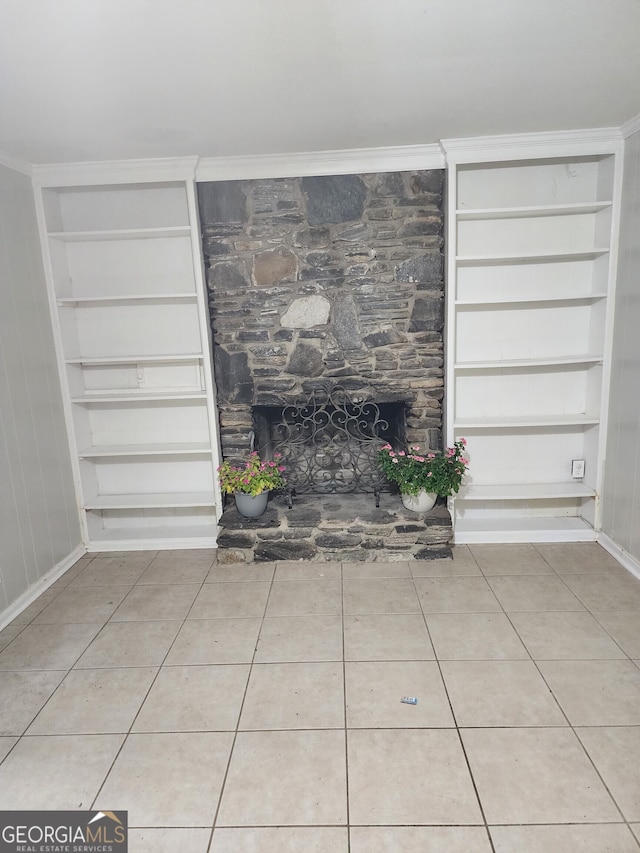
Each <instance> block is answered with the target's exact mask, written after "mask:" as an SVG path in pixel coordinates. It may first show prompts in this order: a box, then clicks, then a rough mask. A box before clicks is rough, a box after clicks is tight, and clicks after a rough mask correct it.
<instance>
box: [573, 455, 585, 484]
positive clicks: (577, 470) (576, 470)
mask: <svg viewBox="0 0 640 853" xmlns="http://www.w3.org/2000/svg"><path fill="white" fill-rule="evenodd" d="M571 476H572V478H573V479H574V480H581V479H582V478H583V477H584V459H572V460H571Z"/></svg>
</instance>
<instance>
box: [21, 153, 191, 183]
mask: <svg viewBox="0 0 640 853" xmlns="http://www.w3.org/2000/svg"><path fill="white" fill-rule="evenodd" d="M197 163H198V158H197V157H162V158H157V159H152V160H102V161H97V162H86V163H50V164H47V165H43V166H33V168H32V171H31V174H32V179H33V183H34V185H35V186H37V187H51V186H88V185H90V184H120V183H151V182H154V181H185V180H193V178H194V176H195V171H196V166H197Z"/></svg>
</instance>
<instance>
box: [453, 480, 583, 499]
mask: <svg viewBox="0 0 640 853" xmlns="http://www.w3.org/2000/svg"><path fill="white" fill-rule="evenodd" d="M595 494H596V492H595V489H592V488H590V487H589V486H586V485H584V484H583V483H580V482H573V483H515V484H506V485H494V484H491V485H486V486H481V485H474V486H463V487H462V488H461V489H460V492H459V493H458V495H457V500H462V501H531V500H534V501H539V500H564V499H573V498H576V499H577V498H592V497H595Z"/></svg>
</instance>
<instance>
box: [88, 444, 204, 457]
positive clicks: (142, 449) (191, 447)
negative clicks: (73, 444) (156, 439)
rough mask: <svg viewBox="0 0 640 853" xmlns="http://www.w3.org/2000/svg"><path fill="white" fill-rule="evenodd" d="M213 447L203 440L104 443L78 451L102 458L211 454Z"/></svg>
mask: <svg viewBox="0 0 640 853" xmlns="http://www.w3.org/2000/svg"><path fill="white" fill-rule="evenodd" d="M211 453H212V450H211V447H210V446H209V445H208V444H203V443H202V442H191V443H189V442H185V443H184V444H178V443H172V444H103V445H95V446H93V447H87V448H85V449H84V450H80V451H79V453H78V458H79V459H101V458H108V457H113V458H117V457H121V456H180V455H189V456H195V455H205V456H210V455H211Z"/></svg>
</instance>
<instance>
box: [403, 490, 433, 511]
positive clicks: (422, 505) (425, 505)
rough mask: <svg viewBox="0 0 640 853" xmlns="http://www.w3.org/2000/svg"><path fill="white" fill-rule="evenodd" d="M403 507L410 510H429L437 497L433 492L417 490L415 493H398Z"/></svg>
mask: <svg viewBox="0 0 640 853" xmlns="http://www.w3.org/2000/svg"><path fill="white" fill-rule="evenodd" d="M400 497H401V498H402V503H403V505H404V507H405V509H408V510H410V511H411V512H429V510H430V509H433V506H434V504H435V502H436V500H437V499H438V496H437V494H436V493H435V492H419V493H418V494H417V495H400Z"/></svg>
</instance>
